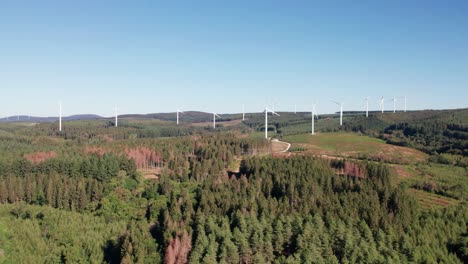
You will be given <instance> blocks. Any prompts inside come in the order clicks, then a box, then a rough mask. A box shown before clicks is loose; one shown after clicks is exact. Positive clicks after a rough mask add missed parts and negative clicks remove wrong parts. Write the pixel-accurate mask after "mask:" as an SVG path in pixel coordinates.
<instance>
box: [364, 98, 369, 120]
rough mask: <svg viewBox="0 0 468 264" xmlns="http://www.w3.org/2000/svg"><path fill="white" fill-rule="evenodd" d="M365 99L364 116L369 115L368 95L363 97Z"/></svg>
mask: <svg viewBox="0 0 468 264" xmlns="http://www.w3.org/2000/svg"><path fill="white" fill-rule="evenodd" d="M364 100H366V117H369V96H367V97H366V98H364Z"/></svg>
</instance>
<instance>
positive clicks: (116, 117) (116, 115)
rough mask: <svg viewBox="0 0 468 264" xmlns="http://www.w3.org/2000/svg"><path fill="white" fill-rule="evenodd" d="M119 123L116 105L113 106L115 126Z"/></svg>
mask: <svg viewBox="0 0 468 264" xmlns="http://www.w3.org/2000/svg"><path fill="white" fill-rule="evenodd" d="M118 125H119V115H118V113H117V106H115V127H117V126H118Z"/></svg>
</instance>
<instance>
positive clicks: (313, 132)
mask: <svg viewBox="0 0 468 264" xmlns="http://www.w3.org/2000/svg"><path fill="white" fill-rule="evenodd" d="M315 106H316V104H313V105H312V135H315V117H317V119H318V115H317V112H315Z"/></svg>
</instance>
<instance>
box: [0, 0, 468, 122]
mask: <svg viewBox="0 0 468 264" xmlns="http://www.w3.org/2000/svg"><path fill="white" fill-rule="evenodd" d="M0 91H1V93H0V96H1V97H0V98H1V104H0V116H6V115H16V114H18V113H19V114H27V115H56V111H57V102H58V100H62V101H63V105H64V113H65V114H67V115H69V114H78V113H96V114H101V115H111V114H112V112H113V110H112V109H113V107H114V105H115V104H117V105H118V107H119V108H120V109H121V110H120V112H123V113H152V112H172V111H175V109H176V108H177V107H181V108H182V109H184V110H202V111H216V112H219V113H225V112H240V111H241V109H242V104H243V103H244V104H245V107H246V110H247V111H259V110H261V108H262V107H263V106H264V105H265V104H267V103H268V104H270V105H271V104H272V103H273V102H276V109H278V110H289V111H292V110H293V109H294V104H296V105H297V108H298V110H308V109H310V105H311V104H312V103H313V102H314V101H318V111H319V112H322V113H323V112H331V111H335V110H336V106H335V105H333V103H331V102H330V101H329V100H330V99H334V100H342V101H344V102H345V107H344V108H345V110H349V109H359V108H361V109H362V108H363V107H364V101H363V100H362V98H363V97H365V96H370V97H371V109H377V107H378V103H377V100H378V98H379V97H380V96H385V97H387V98H389V97H392V96H404V95H406V96H408V108H409V109H427V108H460V107H468V101H467V99H468V1H456V0H454V1H323V2H320V1H253V0H251V1H219V0H218V1H116V0H114V1H83V0H80V1H63V0H62V1H35V0H31V1H21V0H14V1H8V0H4V1H0ZM386 107H387V108H390V107H391V103H390V101H389V102H388V104H387V106H386Z"/></svg>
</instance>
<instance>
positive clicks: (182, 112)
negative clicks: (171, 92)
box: [176, 109, 184, 124]
mask: <svg viewBox="0 0 468 264" xmlns="http://www.w3.org/2000/svg"><path fill="white" fill-rule="evenodd" d="M176 113H177V114H176V115H177V124H179V114H184V111H181V110H179V109H177V111H176Z"/></svg>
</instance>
